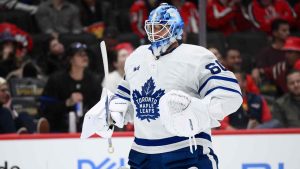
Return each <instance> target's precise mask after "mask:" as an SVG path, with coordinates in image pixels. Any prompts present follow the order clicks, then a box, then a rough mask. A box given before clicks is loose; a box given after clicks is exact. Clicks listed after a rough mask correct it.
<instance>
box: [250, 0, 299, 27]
mask: <svg viewBox="0 0 300 169" xmlns="http://www.w3.org/2000/svg"><path fill="white" fill-rule="evenodd" d="M248 9H249V11H248V13H249V15H250V16H249V17H250V19H251V22H252V24H253V25H254V26H255V27H256V28H258V29H259V30H261V31H264V32H267V33H270V31H271V23H272V22H273V20H275V19H278V18H280V19H283V20H286V21H287V22H288V23H289V24H293V23H294V22H295V16H294V13H293V9H292V8H291V7H290V5H289V4H288V2H287V1H286V0H253V1H252V2H251V3H250V5H249V8H248Z"/></svg>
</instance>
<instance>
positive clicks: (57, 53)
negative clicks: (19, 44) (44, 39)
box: [39, 38, 66, 76]
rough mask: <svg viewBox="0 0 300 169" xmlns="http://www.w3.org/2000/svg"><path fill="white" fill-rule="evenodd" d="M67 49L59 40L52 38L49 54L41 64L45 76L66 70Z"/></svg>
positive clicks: (49, 44)
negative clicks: (65, 55)
mask: <svg viewBox="0 0 300 169" xmlns="http://www.w3.org/2000/svg"><path fill="white" fill-rule="evenodd" d="M64 54H65V47H64V45H63V44H62V43H61V42H60V41H59V39H57V38H50V40H49V43H48V54H47V55H46V58H45V57H43V58H42V59H41V60H40V61H39V62H40V65H41V68H42V70H43V72H44V73H45V75H47V76H50V75H51V74H53V73H54V72H56V71H60V70H62V69H64V66H65V65H64V64H65V62H66V61H65V57H64Z"/></svg>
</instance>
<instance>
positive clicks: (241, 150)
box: [0, 132, 300, 169]
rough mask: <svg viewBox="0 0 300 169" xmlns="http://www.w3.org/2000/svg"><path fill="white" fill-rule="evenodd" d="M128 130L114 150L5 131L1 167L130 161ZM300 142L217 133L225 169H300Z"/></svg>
mask: <svg viewBox="0 0 300 169" xmlns="http://www.w3.org/2000/svg"><path fill="white" fill-rule="evenodd" d="M127 135H128V136H124V134H123V135H122V136H121V137H118V136H116V137H114V138H113V145H114V153H113V154H110V153H108V143H107V140H105V139H102V138H91V139H86V140H80V139H78V138H76V137H79V135H72V136H68V135H66V136H64V137H59V138H56V135H53V137H51V135H50V136H49V135H47V136H39V135H32V136H26V137H25V138H24V137H23V138H22V137H21V138H20V139H17V138H18V136H14V137H12V138H9V137H3V136H1V135H0V169H117V168H120V167H121V166H127V156H128V153H129V150H130V147H131V144H132V141H133V137H132V133H131V134H127ZM59 136H61V135H59ZM299 143H300V132H299V133H298V134H297V133H291V134H288V133H285V134H272V133H269V134H253V133H252V134H225V135H222V134H217V135H214V136H213V145H214V149H215V152H216V154H217V155H218V157H219V164H220V166H219V169H299V168H300V158H299V157H300V156H299V154H298V153H299V152H300V147H299Z"/></svg>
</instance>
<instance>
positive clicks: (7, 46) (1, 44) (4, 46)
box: [0, 32, 17, 75]
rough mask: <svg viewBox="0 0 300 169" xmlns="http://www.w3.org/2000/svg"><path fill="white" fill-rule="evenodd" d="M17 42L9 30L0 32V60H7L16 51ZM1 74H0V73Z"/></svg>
mask: <svg viewBox="0 0 300 169" xmlns="http://www.w3.org/2000/svg"><path fill="white" fill-rule="evenodd" d="M16 46H17V42H16V39H15V37H14V36H13V35H12V34H11V33H10V32H3V33H1V34H0V62H1V61H3V60H7V59H8V58H10V57H11V56H13V55H14V54H15V53H16ZM0 75H1V74H0Z"/></svg>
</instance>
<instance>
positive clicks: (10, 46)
mask: <svg viewBox="0 0 300 169" xmlns="http://www.w3.org/2000/svg"><path fill="white" fill-rule="evenodd" d="M14 39H15V38H14V37H13V36H12V35H11V34H10V33H9V32H4V33H2V34H1V35H0V41H1V44H0V45H1V52H0V53H1V55H2V56H1V60H0V76H2V77H6V76H7V75H8V74H9V73H10V72H12V71H14V70H16V69H18V68H20V67H21V65H22V63H23V56H22V55H23V54H22V55H21V56H18V55H17V50H19V49H18V47H17V46H18V45H17V43H16V41H14ZM21 51H22V49H21Z"/></svg>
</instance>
